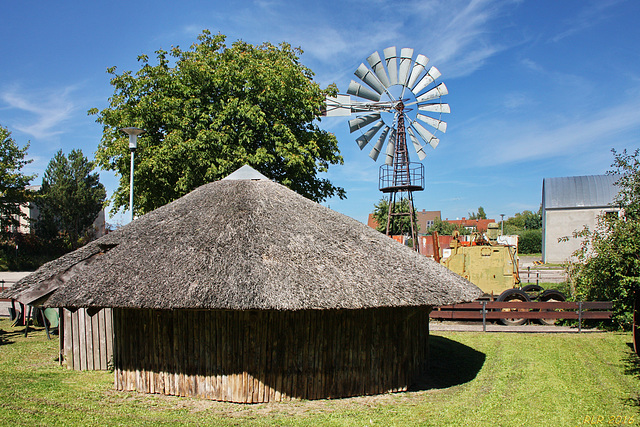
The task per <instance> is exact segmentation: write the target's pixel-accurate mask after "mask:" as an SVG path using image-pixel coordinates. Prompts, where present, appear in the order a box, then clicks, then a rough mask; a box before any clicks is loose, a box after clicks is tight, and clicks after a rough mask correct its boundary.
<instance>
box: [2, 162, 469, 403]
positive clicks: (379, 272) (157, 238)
mask: <svg viewBox="0 0 640 427" xmlns="http://www.w3.org/2000/svg"><path fill="white" fill-rule="evenodd" d="M27 294H30V295H31V297H30V299H32V300H34V298H35V297H36V296H37V300H38V302H39V303H40V304H43V305H46V306H54V307H64V308H65V309H69V310H71V311H74V310H77V309H83V310H87V312H88V315H89V316H90V315H91V313H93V312H96V311H98V310H101V309H103V308H110V309H111V311H112V320H113V325H112V329H113V366H114V369H115V374H114V375H115V387H116V389H118V390H137V391H140V392H146V393H164V394H169V395H179V396H201V397H204V398H209V399H215V400H222V401H231V402H244V403H258V402H269V401H281V400H287V399H292V398H296V399H297V398H303V399H317V398H337V397H346V396H354V395H366V394H377V393H384V392H389V391H398V390H406V388H407V387H408V386H410V385H411V383H412V381H413V379H414V378H415V377H416V376H417V375H419V374H420V373H422V372H423V371H424V370H425V368H426V363H427V354H428V337H429V328H428V325H429V312H430V310H431V307H432V306H434V305H442V304H450V303H457V302H462V301H471V300H474V299H476V298H477V297H478V296H479V295H480V290H479V289H478V288H477V287H475V286H474V285H472V284H471V283H469V282H467V281H466V280H464V279H462V278H461V277H459V276H457V275H456V274H454V273H452V272H450V271H449V270H447V269H446V268H444V267H442V266H441V265H439V264H437V263H435V262H434V261H432V260H431V259H429V258H426V257H424V256H422V255H419V254H417V253H416V252H414V251H412V250H411V249H409V248H408V247H405V246H403V245H401V244H399V243H397V242H395V241H394V240H393V239H390V238H388V237H386V236H385V235H383V234H381V233H379V232H377V231H375V230H373V229H371V228H370V227H367V226H366V225H364V224H362V223H360V222H358V221H356V220H354V219H351V218H349V217H347V216H345V215H342V214H339V213H337V212H334V211H332V210H330V209H328V208H326V207H323V206H321V205H319V204H317V203H315V202H312V201H310V200H308V199H306V198H304V197H302V196H299V195H298V194H296V193H295V192H293V191H291V190H289V189H287V188H286V187H284V186H282V185H280V184H277V183H275V182H272V181H270V180H269V179H267V178H266V177H264V176H263V175H261V174H259V173H258V172H256V171H255V170H253V169H251V168H249V167H247V166H245V167H243V168H241V169H239V170H238V171H236V172H234V173H233V174H231V175H230V176H229V177H227V178H225V179H223V180H220V181H216V182H214V183H210V184H207V185H204V186H202V187H200V188H198V189H196V190H194V191H193V192H191V193H189V194H187V195H186V196H184V197H182V198H180V199H178V200H176V201H174V202H172V203H170V204H168V205H166V206H164V207H162V208H159V209H157V210H155V211H153V212H150V213H148V214H146V215H144V216H142V217H140V218H138V219H136V220H135V221H133V222H132V223H130V224H128V225H126V226H124V227H122V228H121V229H119V230H117V231H115V232H113V233H111V234H108V235H106V236H104V237H102V238H100V239H98V240H96V241H94V242H91V243H89V244H88V245H86V246H84V247H83V248H80V249H78V250H77V251H75V252H72V253H70V254H68V255H65V256H63V257H61V258H60V259H58V260H56V261H53V262H51V263H49V264H46V265H44V266H43V267H41V268H40V269H39V270H38V271H36V272H35V273H33V274H32V275H31V276H28V277H26V278H25V279H23V281H22V282H21V283H18V284H17V285H16V287H15V288H14V290H13V293H12V295H10V296H9V297H13V298H17V299H20V298H21V295H22V296H25V295H27Z"/></svg>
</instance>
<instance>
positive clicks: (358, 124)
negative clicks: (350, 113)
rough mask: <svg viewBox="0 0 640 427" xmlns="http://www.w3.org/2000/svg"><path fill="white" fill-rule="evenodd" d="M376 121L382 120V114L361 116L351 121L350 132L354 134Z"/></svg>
mask: <svg viewBox="0 0 640 427" xmlns="http://www.w3.org/2000/svg"><path fill="white" fill-rule="evenodd" d="M376 120H380V113H373V114H367V115H366V116H360V117H356V118H355V119H352V120H349V132H350V133H353V132H355V131H357V130H358V129H360V128H363V127H365V126H366V125H369V124H371V123H373V122H375V121H376Z"/></svg>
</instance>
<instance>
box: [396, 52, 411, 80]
mask: <svg viewBox="0 0 640 427" xmlns="http://www.w3.org/2000/svg"><path fill="white" fill-rule="evenodd" d="M412 58H413V49H411V48H408V47H403V48H402V50H400V69H399V70H398V84H401V85H405V86H406V84H407V80H409V71H410V70H411V59H412Z"/></svg>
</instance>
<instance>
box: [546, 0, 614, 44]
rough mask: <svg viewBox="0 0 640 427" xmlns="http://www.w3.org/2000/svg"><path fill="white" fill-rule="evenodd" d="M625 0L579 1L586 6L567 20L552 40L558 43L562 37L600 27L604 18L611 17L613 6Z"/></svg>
mask: <svg viewBox="0 0 640 427" xmlns="http://www.w3.org/2000/svg"><path fill="white" fill-rule="evenodd" d="M621 1H624V0H612V1H599V0H596V1H590V2H584V3H578V5H584V4H586V6H585V7H584V8H582V9H580V10H579V11H578V13H577V14H576V15H575V16H574V17H573V18H571V19H569V20H565V22H564V24H565V26H564V28H563V29H562V31H561V32H560V33H558V34H556V35H555V36H553V37H552V38H551V40H550V41H551V42H553V43H557V42H559V41H560V40H562V39H565V38H567V37H571V36H573V35H574V34H577V33H580V32H582V31H585V30H588V29H590V28H594V27H598V26H599V25H600V24H601V23H602V22H603V21H604V20H607V19H609V18H610V15H609V14H608V13H607V12H609V11H610V10H612V8H614V7H615V6H617V5H618V4H619V3H620V2H621Z"/></svg>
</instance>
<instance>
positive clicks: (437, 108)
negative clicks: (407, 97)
mask: <svg viewBox="0 0 640 427" xmlns="http://www.w3.org/2000/svg"><path fill="white" fill-rule="evenodd" d="M418 110H420V111H429V112H431V113H450V112H451V109H450V108H449V104H442V103H437V104H422V105H418Z"/></svg>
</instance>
